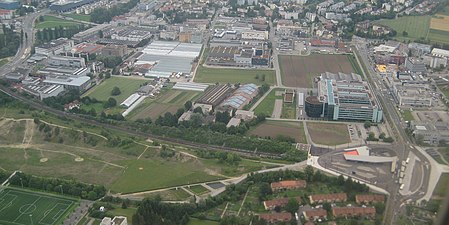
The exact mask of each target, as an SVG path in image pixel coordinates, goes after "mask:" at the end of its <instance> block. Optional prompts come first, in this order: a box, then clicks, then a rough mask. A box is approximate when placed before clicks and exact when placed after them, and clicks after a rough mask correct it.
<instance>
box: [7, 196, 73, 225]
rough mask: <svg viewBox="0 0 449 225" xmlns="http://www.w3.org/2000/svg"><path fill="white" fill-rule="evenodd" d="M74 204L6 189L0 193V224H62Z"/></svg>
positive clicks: (68, 200) (60, 199) (57, 198)
mask: <svg viewBox="0 0 449 225" xmlns="http://www.w3.org/2000/svg"><path fill="white" fill-rule="evenodd" d="M75 204H76V201H75V200H71V199H66V198H63V197H57V196H53V195H47V194H42V193H36V192H29V191H25V190H17V189H11V188H7V189H4V190H3V191H1V193H0V224H2V225H30V224H45V225H56V224H62V222H63V220H64V219H65V218H66V216H67V214H68V213H69V211H71V209H73V207H75Z"/></svg>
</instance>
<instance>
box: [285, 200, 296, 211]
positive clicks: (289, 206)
mask: <svg viewBox="0 0 449 225" xmlns="http://www.w3.org/2000/svg"><path fill="white" fill-rule="evenodd" d="M298 208H299V203H298V201H297V200H296V199H294V198H290V199H289V200H288V203H287V205H285V211H287V212H289V213H291V214H294V213H295V212H296V211H298Z"/></svg>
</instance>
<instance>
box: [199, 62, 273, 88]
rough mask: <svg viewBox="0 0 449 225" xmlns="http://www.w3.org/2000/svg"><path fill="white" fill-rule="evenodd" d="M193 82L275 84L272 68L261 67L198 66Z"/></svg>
mask: <svg viewBox="0 0 449 225" xmlns="http://www.w3.org/2000/svg"><path fill="white" fill-rule="evenodd" d="M195 82H200V83H213V84H214V83H221V84H226V83H231V84H236V83H241V84H248V83H254V84H256V85H262V84H269V85H275V84H276V73H275V71H274V70H262V69H228V68H211V67H204V66H199V67H198V70H197V71H196V75H195Z"/></svg>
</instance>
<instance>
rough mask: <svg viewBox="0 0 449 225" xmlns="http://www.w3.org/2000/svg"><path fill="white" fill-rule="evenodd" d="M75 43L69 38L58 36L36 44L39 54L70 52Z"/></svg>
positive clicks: (36, 50) (48, 54)
mask: <svg viewBox="0 0 449 225" xmlns="http://www.w3.org/2000/svg"><path fill="white" fill-rule="evenodd" d="M73 46H74V43H73V41H72V40H70V39H67V38H58V39H56V40H52V41H50V42H47V43H44V44H41V45H38V46H36V48H35V52H36V54H39V55H46V56H50V55H59V54H61V53H66V52H70V51H71V49H72V48H73Z"/></svg>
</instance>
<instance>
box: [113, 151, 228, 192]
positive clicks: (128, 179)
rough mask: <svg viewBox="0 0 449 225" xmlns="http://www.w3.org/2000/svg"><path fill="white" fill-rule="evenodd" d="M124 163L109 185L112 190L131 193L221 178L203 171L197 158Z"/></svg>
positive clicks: (142, 160) (141, 160)
mask: <svg viewBox="0 0 449 225" xmlns="http://www.w3.org/2000/svg"><path fill="white" fill-rule="evenodd" d="M125 163H126V164H127V165H128V166H127V168H126V170H125V172H124V173H123V175H121V176H120V177H119V178H118V180H117V182H115V183H114V184H113V185H112V186H111V187H110V188H111V189H112V191H113V192H120V193H132V192H139V191H147V190H154V189H158V188H166V187H171V186H178V185H184V184H193V183H199V182H204V181H212V180H218V179H220V178H223V177H220V176H214V175H210V174H208V173H207V172H205V168H204V166H203V165H202V163H201V162H200V161H197V160H192V161H190V162H183V163H180V162H179V161H167V160H156V159H151V160H146V159H140V160H131V161H127V162H125Z"/></svg>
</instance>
